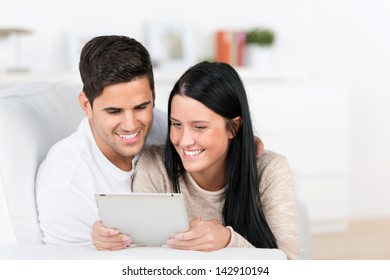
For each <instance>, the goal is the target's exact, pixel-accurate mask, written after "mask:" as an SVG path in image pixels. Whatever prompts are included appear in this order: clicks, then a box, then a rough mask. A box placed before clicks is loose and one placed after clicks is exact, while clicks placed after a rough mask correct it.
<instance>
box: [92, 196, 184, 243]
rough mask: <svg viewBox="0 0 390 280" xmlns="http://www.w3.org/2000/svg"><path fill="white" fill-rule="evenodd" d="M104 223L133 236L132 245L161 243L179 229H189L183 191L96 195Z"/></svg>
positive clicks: (180, 230) (181, 230)
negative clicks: (179, 192)
mask: <svg viewBox="0 0 390 280" xmlns="http://www.w3.org/2000/svg"><path fill="white" fill-rule="evenodd" d="M95 199H96V202H97V205H98V208H99V213H100V218H101V220H102V222H103V225H104V226H105V227H108V228H115V229H118V230H119V232H121V233H126V234H128V235H129V236H130V237H131V238H132V244H147V245H160V244H165V243H166V240H167V239H168V238H169V237H172V236H174V235H175V234H176V233H178V232H185V231H188V229H189V226H188V218H187V211H186V207H185V201H184V197H183V195H182V194H177V193H127V194H102V193H97V194H95Z"/></svg>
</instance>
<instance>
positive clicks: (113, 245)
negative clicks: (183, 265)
mask: <svg viewBox="0 0 390 280" xmlns="http://www.w3.org/2000/svg"><path fill="white" fill-rule="evenodd" d="M91 237H92V244H93V245H94V246H95V248H96V249H97V250H101V251H103V250H106V251H116V250H121V249H124V248H126V247H128V246H129V245H130V244H131V238H130V237H129V236H128V235H127V234H123V233H119V231H118V230H116V229H112V228H106V227H105V226H103V224H102V221H97V222H96V223H94V224H93V226H92V234H91Z"/></svg>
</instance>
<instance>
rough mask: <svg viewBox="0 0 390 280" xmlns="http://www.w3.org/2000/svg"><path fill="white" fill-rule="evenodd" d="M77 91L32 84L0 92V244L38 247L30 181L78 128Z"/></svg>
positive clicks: (76, 88)
mask: <svg viewBox="0 0 390 280" xmlns="http://www.w3.org/2000/svg"><path fill="white" fill-rule="evenodd" d="M80 90H81V86H80V85H79V84H74V85H72V84H51V83H47V82H35V83H26V84H20V85H17V86H14V87H10V88H7V89H4V90H2V91H0V155H1V157H0V224H1V230H0V244H36V243H41V242H42V241H41V232H40V229H39V226H38V221H37V211H36V205H35V194H34V181H35V175H36V172H37V168H38V166H39V164H40V163H41V161H42V160H43V158H44V157H45V156H46V153H47V151H48V150H49V148H50V147H51V146H52V145H53V144H54V143H55V142H57V141H58V140H60V139H62V138H64V137H66V136H68V135H69V134H70V133H72V132H73V131H74V130H75V129H76V128H77V126H78V124H79V121H80V119H81V118H82V116H83V113H82V111H81V109H80V107H79V105H78V101H77V95H78V93H79V92H80Z"/></svg>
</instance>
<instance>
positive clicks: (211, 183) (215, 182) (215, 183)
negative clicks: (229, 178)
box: [190, 172, 226, 192]
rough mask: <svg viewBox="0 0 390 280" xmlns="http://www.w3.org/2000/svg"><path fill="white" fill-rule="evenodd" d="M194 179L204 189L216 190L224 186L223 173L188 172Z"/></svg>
mask: <svg viewBox="0 0 390 280" xmlns="http://www.w3.org/2000/svg"><path fill="white" fill-rule="evenodd" d="M190 174H191V177H192V178H193V179H194V181H195V182H196V183H197V184H198V185H199V187H201V188H202V189H204V190H206V191H211V192H216V191H219V190H221V189H223V188H224V187H225V184H226V183H225V173H224V172H220V173H219V174H207V173H205V172H202V173H197V172H196V173H190Z"/></svg>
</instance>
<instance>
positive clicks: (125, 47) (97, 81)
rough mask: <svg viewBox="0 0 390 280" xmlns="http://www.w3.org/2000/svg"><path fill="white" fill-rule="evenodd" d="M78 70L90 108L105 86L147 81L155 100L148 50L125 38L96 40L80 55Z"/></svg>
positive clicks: (100, 38) (99, 37) (113, 36)
mask: <svg viewBox="0 0 390 280" xmlns="http://www.w3.org/2000/svg"><path fill="white" fill-rule="evenodd" d="M79 70H80V75H81V80H82V82H83V91H84V93H85V95H86V96H87V98H88V100H89V102H90V103H91V106H92V105H93V101H94V100H95V98H96V97H98V96H99V95H100V94H102V92H103V90H104V88H105V87H106V86H109V85H113V84H118V83H126V82H131V81H133V80H136V79H139V78H142V77H147V78H148V80H149V85H150V89H151V90H152V93H153V100H154V98H155V92H154V77H153V67H152V63H151V59H150V55H149V52H148V50H147V49H146V48H145V47H144V46H143V45H142V44H141V43H140V42H138V41H137V40H135V39H133V38H129V37H126V36H119V35H109V36H98V37H95V38H93V39H91V40H90V41H89V42H87V43H86V44H85V46H84V47H83V49H82V51H81V55H80V63H79Z"/></svg>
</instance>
